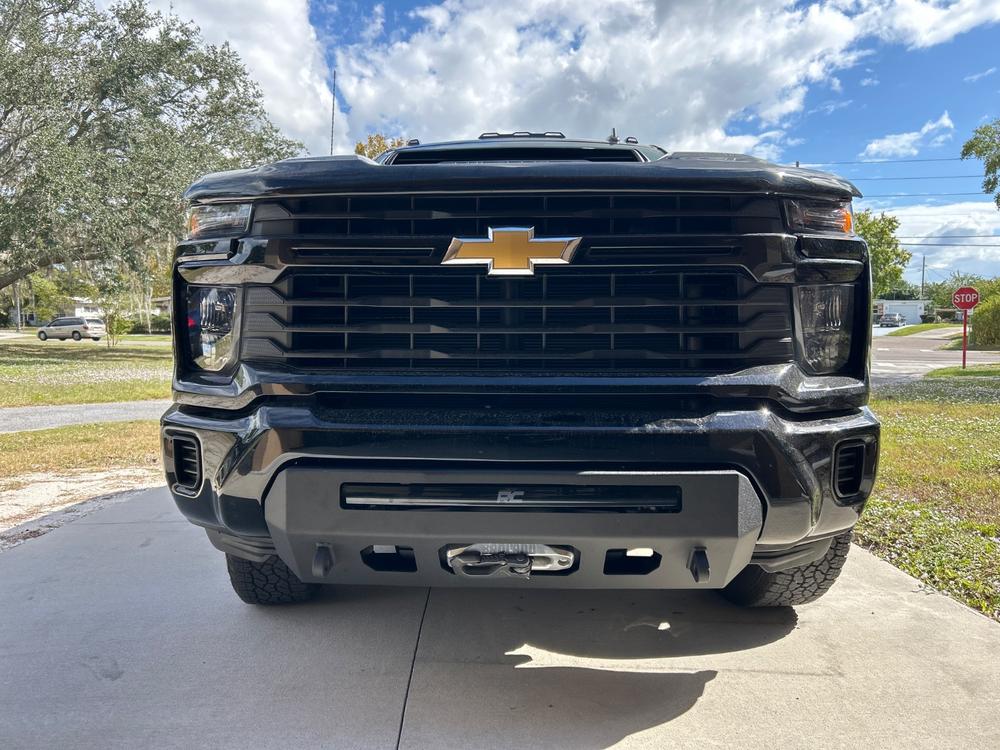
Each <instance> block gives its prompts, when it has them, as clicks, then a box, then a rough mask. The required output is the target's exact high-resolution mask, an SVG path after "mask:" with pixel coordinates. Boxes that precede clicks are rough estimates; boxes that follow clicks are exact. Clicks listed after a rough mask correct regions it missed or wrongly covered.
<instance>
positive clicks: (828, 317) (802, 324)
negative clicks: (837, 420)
mask: <svg viewBox="0 0 1000 750" xmlns="http://www.w3.org/2000/svg"><path fill="white" fill-rule="evenodd" d="M795 293H796V305H795V307H796V312H797V317H798V323H799V348H800V349H801V353H802V358H803V360H804V364H805V365H806V369H807V370H808V371H809V372H810V373H811V374H813V375H828V374H830V373H834V372H837V371H838V370H840V369H841V368H843V367H844V365H846V364H847V360H848V359H849V358H850V356H851V332H852V329H853V327H854V287H853V286H852V285H851V284H814V285H808V286H800V287H798V288H797V289H796V290H795Z"/></svg>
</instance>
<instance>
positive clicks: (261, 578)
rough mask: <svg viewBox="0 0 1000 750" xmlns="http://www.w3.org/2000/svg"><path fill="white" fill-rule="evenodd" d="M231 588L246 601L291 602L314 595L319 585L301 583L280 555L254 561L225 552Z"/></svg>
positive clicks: (254, 602) (248, 602)
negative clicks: (258, 561)
mask: <svg viewBox="0 0 1000 750" xmlns="http://www.w3.org/2000/svg"><path fill="white" fill-rule="evenodd" d="M226 568H227V569H228V570H229V580H230V581H231V582H232V584H233V590H234V591H235V592H236V595H237V596H239V598H240V599H242V600H243V601H245V602H246V603H247V604H293V603H295V602H306V601H309V600H310V599H312V598H313V597H314V596H316V593H317V592H318V591H319V585H317V584H315V583H303V582H302V581H300V580H299V577H298V576H297V575H295V574H294V573H293V572H292V571H291V570H290V569H289V567H288V566H287V565H285V563H283V562H282V561H281V559H280V558H278V557H275V556H273V555H272V556H271V557H269V558H267V560H265V561H264V562H261V563H256V562H250V561H249V560H244V559H242V558H240V557H233V556H232V555H226Z"/></svg>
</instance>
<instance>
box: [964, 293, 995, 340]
mask: <svg viewBox="0 0 1000 750" xmlns="http://www.w3.org/2000/svg"><path fill="white" fill-rule="evenodd" d="M969 322H970V323H971V326H970V329H971V330H970V333H969V342H970V343H971V344H972V345H973V346H977V347H978V346H1000V297H993V298H992V299H988V300H986V301H985V302H981V303H979V305H978V306H977V307H976V311H975V312H974V313H973V314H972V317H971V318H970V319H969Z"/></svg>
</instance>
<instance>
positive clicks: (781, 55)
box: [102, 0, 1000, 157]
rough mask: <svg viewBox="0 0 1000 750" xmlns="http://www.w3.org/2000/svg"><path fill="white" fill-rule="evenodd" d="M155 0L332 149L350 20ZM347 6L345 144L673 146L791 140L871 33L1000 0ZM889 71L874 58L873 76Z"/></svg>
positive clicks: (905, 29) (991, 17)
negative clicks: (574, 138)
mask: <svg viewBox="0 0 1000 750" xmlns="http://www.w3.org/2000/svg"><path fill="white" fill-rule="evenodd" d="M107 1H109V0H102V2H107ZM151 1H152V3H153V4H154V5H155V6H157V7H159V8H161V9H163V10H166V9H168V8H170V7H172V8H173V9H174V11H175V12H177V13H178V14H179V15H181V16H183V17H186V18H192V19H193V20H194V21H195V22H196V23H198V24H199V25H200V26H201V27H202V30H203V33H204V35H205V37H206V38H207V39H209V40H210V41H213V42H223V41H229V42H230V43H231V44H232V45H233V47H234V48H235V49H236V50H237V52H239V53H240V55H241V57H242V58H243V59H244V61H245V62H246V64H247V67H248V68H249V69H250V72H251V74H252V75H253V77H254V78H255V79H256V80H258V81H259V82H260V84H261V88H262V90H263V92H264V98H265V104H266V106H267V108H268V111H269V113H270V115H271V117H272V119H273V120H274V121H275V123H276V124H277V125H278V126H279V127H281V128H282V129H283V130H284V131H285V132H286V133H287V134H288V135H290V136H292V137H295V138H298V139H299V140H302V141H303V142H304V143H305V144H306V145H307V147H308V149H309V150H310V152H312V153H314V154H322V153H326V151H327V149H328V148H329V142H328V139H329V113H330V103H331V94H330V91H329V87H328V84H327V81H328V79H329V70H328V68H327V65H326V61H325V50H324V42H330V40H331V39H334V40H339V39H342V38H343V36H342V35H340V34H337V35H336V37H331V36H329V35H330V34H332V33H333V32H332V31H331V30H326V31H324V32H323V34H324V37H323V38H322V39H321V38H319V37H318V35H317V31H316V30H315V29H313V28H312V26H311V25H310V22H309V6H308V0H262V1H261V2H256V3H252V7H250V6H249V5H248V4H247V3H246V2H245V1H244V0H241V1H237V0H172V1H171V0H151ZM343 13H344V14H345V16H344V21H345V23H346V22H350V23H353V24H354V25H355V27H356V28H357V29H358V30H357V36H356V38H357V39H358V40H359V41H358V42H357V43H355V44H352V45H343V46H339V47H338V48H337V49H336V56H337V60H338V63H337V67H338V75H339V80H338V86H339V91H338V94H339V95H340V97H341V99H342V101H345V102H346V103H347V104H348V105H349V107H348V109H349V110H350V112H349V114H348V115H347V116H345V114H344V113H342V112H339V111H338V113H337V142H338V145H337V148H338V151H344V150H347V149H348V148H349V147H350V145H351V143H352V142H353V140H354V139H356V138H360V137H363V135H364V134H365V133H366V132H368V131H370V130H372V129H379V130H383V131H388V132H390V133H397V134H405V135H408V136H412V137H420V138H422V139H433V138H449V137H468V136H470V135H472V136H474V135H476V134H478V133H479V132H481V131H485V130H497V129H502V130H508V129H523V128H530V129H550V128H557V129H560V130H564V131H566V132H567V133H572V134H574V135H583V136H597V137H601V136H604V135H606V134H607V133H608V132H610V129H611V127H612V126H616V127H618V129H619V132H622V133H626V134H634V135H636V136H639V137H641V138H642V139H644V140H651V141H659V142H661V143H663V144H664V145H665V146H668V147H670V148H688V147H693V146H698V147H701V148H722V149H732V150H739V151H748V152H752V153H756V154H759V155H764V156H769V157H778V156H780V154H781V152H782V150H783V148H785V147H786V146H788V145H789V142H788V137H787V135H786V131H787V130H788V128H789V127H790V125H791V124H792V123H794V120H795V118H796V117H798V116H800V115H801V114H802V113H804V112H806V106H807V105H806V102H807V96H808V94H809V92H810V90H811V89H812V88H814V87H815V86H817V85H825V86H828V87H829V88H830V89H831V90H833V91H837V90H838V89H839V87H840V81H839V80H838V78H837V73H838V71H841V70H844V69H847V68H850V67H852V66H854V65H855V64H857V62H858V61H859V60H861V59H862V58H863V57H865V56H866V55H867V54H869V53H868V51H866V49H865V48H864V46H865V43H866V40H868V41H870V40H871V39H872V38H873V37H879V38H882V39H885V40H889V41H891V42H895V43H901V44H906V45H909V46H912V47H926V46H930V45H933V44H937V43H940V42H944V41H947V40H949V39H951V38H953V37H954V36H956V35H958V34H961V33H963V32H965V31H967V30H969V29H971V28H974V27H975V26H977V25H981V24H985V23H992V22H996V21H997V20H1000V0H820V1H819V2H815V3H813V4H811V5H808V6H806V5H803V4H800V3H791V2H788V0H674V1H672V2H669V3H668V2H659V1H657V0H573V1H572V2H570V0H508V1H507V2H505V3H497V2H495V0H443V1H442V2H439V3H433V4H428V5H426V6H423V7H420V8H418V9H416V10H414V11H412V12H411V22H412V23H410V24H408V25H407V27H406V28H399V29H392V30H388V31H387V29H386V27H385V23H386V20H385V19H386V12H385V9H384V6H383V5H382V4H379V5H378V6H376V7H375V8H374V9H373V10H372V12H371V13H370V14H369V16H367V17H363V16H358V15H357V13H356V12H355V11H349V10H344V11H343ZM350 13H353V14H354V15H349V14H350ZM336 43H339V41H337V42H336ZM868 72H869V73H871V71H868ZM877 83H878V81H877V79H876V78H875V77H874V75H870V76H869V77H868V78H865V79H864V80H862V82H861V85H863V86H870V85H876V84H877ZM814 108H815V109H818V110H820V111H826V106H825V105H820V106H819V107H814ZM348 119H350V127H348ZM736 123H738V124H739V128H738V132H735V131H736V128H735V127H734V124H736Z"/></svg>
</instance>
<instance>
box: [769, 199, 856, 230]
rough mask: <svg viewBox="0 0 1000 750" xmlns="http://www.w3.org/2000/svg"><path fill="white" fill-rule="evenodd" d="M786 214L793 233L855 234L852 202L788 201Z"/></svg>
mask: <svg viewBox="0 0 1000 750" xmlns="http://www.w3.org/2000/svg"><path fill="white" fill-rule="evenodd" d="M785 212H786V213H787V214H788V224H789V227H790V228H791V230H792V231H793V232H824V233H834V234H852V233H853V232H854V213H853V211H852V209H851V202H850V201H809V200H787V201H785Z"/></svg>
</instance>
